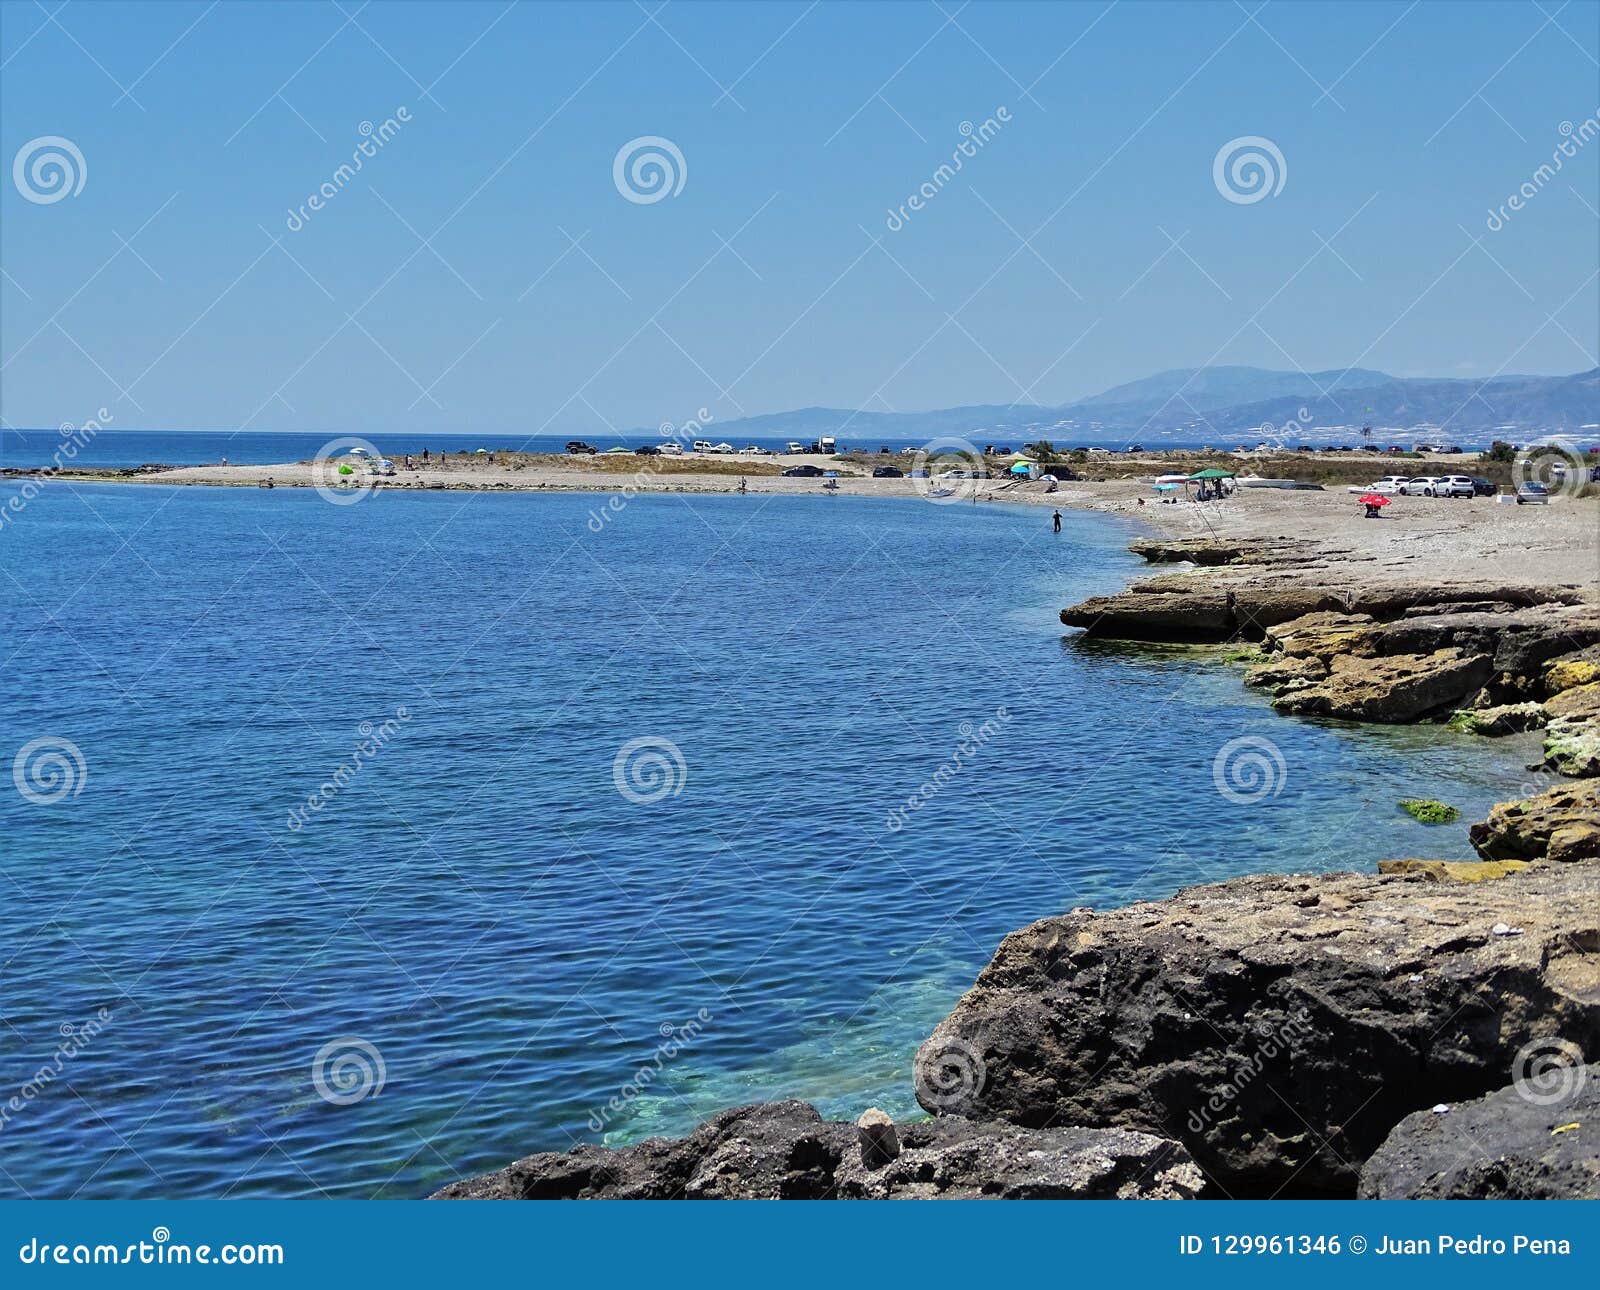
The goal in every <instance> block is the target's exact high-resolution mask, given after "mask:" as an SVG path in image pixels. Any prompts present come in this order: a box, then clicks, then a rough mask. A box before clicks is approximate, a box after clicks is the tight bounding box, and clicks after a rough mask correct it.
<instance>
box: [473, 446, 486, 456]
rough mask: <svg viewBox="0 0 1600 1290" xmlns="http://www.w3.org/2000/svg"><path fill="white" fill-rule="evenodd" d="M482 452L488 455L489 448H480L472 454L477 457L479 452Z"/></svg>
mask: <svg viewBox="0 0 1600 1290" xmlns="http://www.w3.org/2000/svg"><path fill="white" fill-rule="evenodd" d="M480 452H481V453H483V454H485V455H488V452H489V450H488V449H487V448H479V449H477V450H476V451H475V452H474V453H473V454H472V455H473V456H474V457H476V456H477V455H478V453H480Z"/></svg>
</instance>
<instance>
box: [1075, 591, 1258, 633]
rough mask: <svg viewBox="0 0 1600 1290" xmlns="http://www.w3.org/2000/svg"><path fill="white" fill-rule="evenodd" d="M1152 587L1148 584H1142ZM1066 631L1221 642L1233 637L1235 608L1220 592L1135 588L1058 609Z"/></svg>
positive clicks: (1094, 597)
mask: <svg viewBox="0 0 1600 1290" xmlns="http://www.w3.org/2000/svg"><path fill="white" fill-rule="evenodd" d="M1145 585H1146V586H1147V587H1151V584H1145ZM1061 621H1062V622H1063V623H1065V624H1066V625H1067V626H1068V627H1081V628H1083V631H1084V635H1086V636H1100V637H1105V638H1107V639H1109V640H1135V641H1196V642H1199V641H1210V642H1215V641H1224V640H1227V639H1228V638H1229V637H1231V636H1232V635H1233V632H1234V625H1233V609H1232V607H1231V606H1230V605H1229V604H1228V597H1227V596H1226V594H1224V593H1223V592H1221V591H1207V590H1204V589H1201V588H1195V589H1193V590H1189V589H1179V590H1172V589H1166V588H1163V589H1160V590H1156V589H1154V588H1153V587H1151V589H1148V590H1144V589H1140V588H1137V587H1136V588H1135V589H1134V590H1132V591H1124V592H1120V593H1118V594H1117V595H1114V596H1093V597H1091V598H1090V599H1088V600H1085V601H1084V602H1083V603H1082V604H1079V605H1074V606H1072V607H1071V608H1070V609H1063V610H1062V611H1061Z"/></svg>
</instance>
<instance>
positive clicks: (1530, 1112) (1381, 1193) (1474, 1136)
mask: <svg viewBox="0 0 1600 1290" xmlns="http://www.w3.org/2000/svg"><path fill="white" fill-rule="evenodd" d="M1564 1056H1566V1054H1559V1053H1558V1050H1557V1049H1556V1048H1555V1047H1554V1046H1551V1047H1548V1048H1546V1049H1544V1050H1543V1051H1540V1048H1539V1046H1538V1045H1537V1044H1536V1045H1535V1046H1534V1048H1533V1049H1532V1050H1531V1051H1530V1053H1529V1054H1528V1055H1527V1056H1526V1057H1525V1059H1524V1064H1525V1065H1526V1066H1529V1067H1535V1066H1536V1069H1532V1070H1525V1071H1524V1072H1523V1077H1522V1078H1521V1079H1520V1080H1519V1081H1518V1082H1517V1083H1514V1084H1513V1085H1512V1086H1510V1087H1509V1088H1503V1089H1500V1090H1499V1091H1498V1092H1495V1093H1491V1094H1489V1096H1487V1097H1484V1098H1479V1099H1478V1100H1477V1101H1475V1102H1467V1103H1465V1104H1464V1105H1461V1106H1452V1107H1450V1109H1449V1110H1448V1112H1446V1113H1443V1114H1438V1113H1435V1112H1434V1111H1432V1110H1428V1111H1418V1112H1416V1113H1415V1114H1412V1115H1408V1116H1407V1117H1406V1118H1405V1119H1403V1120H1401V1121H1400V1123H1399V1124H1397V1125H1396V1126H1395V1128H1394V1132H1392V1133H1391V1134H1390V1135H1389V1136H1388V1138H1386V1139H1385V1140H1384V1143H1383V1145H1382V1146H1380V1147H1379V1148H1378V1149H1377V1151H1375V1152H1374V1153H1373V1155H1372V1158H1371V1159H1370V1160H1368V1161H1367V1163H1366V1166H1365V1167H1364V1168H1363V1169H1362V1170H1361V1185H1360V1190H1359V1194H1360V1195H1361V1197H1362V1198H1363V1199H1366V1200H1405V1199H1411V1200H1600V1066H1584V1065H1582V1064H1568V1063H1567V1062H1566V1061H1562V1060H1560V1057H1564ZM1579 1061H1580V1062H1581V1058H1580V1059H1579Z"/></svg>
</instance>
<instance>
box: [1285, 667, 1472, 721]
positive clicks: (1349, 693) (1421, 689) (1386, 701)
mask: <svg viewBox="0 0 1600 1290" xmlns="http://www.w3.org/2000/svg"><path fill="white" fill-rule="evenodd" d="M1492 672H1493V665H1492V663H1491V662H1490V659H1489V656H1488V655H1486V654H1464V653H1462V652H1461V651H1460V650H1458V649H1443V650H1439V651H1438V652H1437V653H1435V654H1404V655H1400V656H1398V657H1393V658H1360V657H1355V656H1352V655H1345V654H1341V655H1336V656H1335V657H1334V658H1333V660H1332V663H1331V665H1330V668H1329V672H1328V676H1327V678H1326V679H1325V680H1323V681H1319V682H1317V683H1316V684H1314V685H1308V686H1304V687H1302V688H1300V689H1296V690H1290V691H1288V692H1287V693H1285V694H1281V695H1279V696H1278V697H1277V698H1276V699H1274V700H1273V706H1274V707H1275V708H1277V709H1278V711H1280V712H1291V713H1296V714H1298V715H1301V716H1321V717H1346V718H1349V719H1351V720H1354V721H1383V722H1398V721H1414V720H1416V719H1417V718H1418V717H1421V716H1426V715H1427V714H1429V713H1433V712H1438V711H1441V710H1443V709H1445V708H1450V707H1454V706H1456V705H1457V704H1458V703H1460V701H1461V700H1462V699H1464V698H1465V697H1466V696H1467V695H1469V694H1471V693H1473V692H1474V691H1475V690H1477V689H1478V688H1479V687H1481V686H1482V685H1483V683H1484V682H1485V681H1487V680H1488V679H1489V677H1490V675H1491V674H1492Z"/></svg>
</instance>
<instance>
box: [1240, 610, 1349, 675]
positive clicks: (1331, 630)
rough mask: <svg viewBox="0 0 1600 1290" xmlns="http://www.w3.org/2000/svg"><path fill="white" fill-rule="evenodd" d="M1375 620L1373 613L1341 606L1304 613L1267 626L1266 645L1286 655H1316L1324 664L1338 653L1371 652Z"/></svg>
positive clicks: (1303, 656) (1307, 657)
mask: <svg viewBox="0 0 1600 1290" xmlns="http://www.w3.org/2000/svg"><path fill="white" fill-rule="evenodd" d="M1374 621H1375V620H1374V619H1373V618H1372V616H1371V615H1370V614H1346V613H1342V612H1340V611H1338V610H1324V611H1322V612H1320V613H1315V614H1305V615H1304V616H1302V617H1300V618H1291V619H1289V621H1287V622H1284V623H1277V624H1275V625H1273V626H1272V627H1269V628H1267V631H1266V640H1267V648H1268V649H1276V650H1278V651H1279V652H1281V653H1282V654H1283V655H1284V656H1285V657H1286V658H1305V659H1314V660H1317V661H1319V662H1322V663H1324V664H1326V662H1327V660H1328V659H1331V658H1332V657H1334V655H1336V654H1371V653H1373V652H1374V651H1373V648H1372V627H1373V625H1374Z"/></svg>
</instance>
